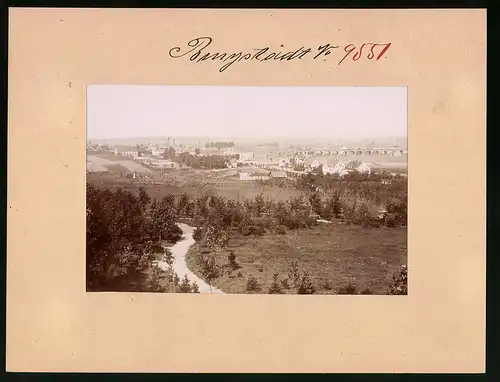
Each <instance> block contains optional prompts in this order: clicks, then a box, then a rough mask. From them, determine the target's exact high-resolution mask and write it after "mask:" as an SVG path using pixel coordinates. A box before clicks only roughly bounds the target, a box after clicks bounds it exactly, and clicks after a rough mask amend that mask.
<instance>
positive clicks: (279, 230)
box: [273, 224, 286, 235]
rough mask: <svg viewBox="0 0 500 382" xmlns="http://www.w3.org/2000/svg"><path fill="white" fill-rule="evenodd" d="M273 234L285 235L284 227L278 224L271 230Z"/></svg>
mask: <svg viewBox="0 0 500 382" xmlns="http://www.w3.org/2000/svg"><path fill="white" fill-rule="evenodd" d="M273 233H274V234H276V235H285V234H286V227H285V226H284V225H283V224H278V225H277V226H275V227H274V228H273Z"/></svg>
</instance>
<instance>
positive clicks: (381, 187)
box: [295, 171, 408, 205]
mask: <svg viewBox="0 0 500 382" xmlns="http://www.w3.org/2000/svg"><path fill="white" fill-rule="evenodd" d="M295 186H296V187H297V188H298V189H301V190H309V191H314V190H322V191H328V190H339V191H340V192H341V193H342V194H343V195H344V196H346V197H352V198H359V199H365V200H368V201H369V202H371V203H374V204H379V205H380V204H382V205H383V204H386V203H388V201H389V200H390V199H398V200H406V199H407V197H408V181H407V178H406V177H403V176H401V175H399V174H397V175H391V174H388V173H382V174H366V173H360V172H358V171H352V172H350V173H348V174H346V175H338V174H325V175H321V174H312V173H310V174H306V175H304V176H302V177H300V178H298V179H297V182H296V183H295Z"/></svg>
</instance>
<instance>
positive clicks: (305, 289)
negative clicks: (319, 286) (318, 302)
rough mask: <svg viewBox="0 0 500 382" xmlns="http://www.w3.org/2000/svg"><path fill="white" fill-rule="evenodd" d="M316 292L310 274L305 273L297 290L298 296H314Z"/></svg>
mask: <svg viewBox="0 0 500 382" xmlns="http://www.w3.org/2000/svg"><path fill="white" fill-rule="evenodd" d="M314 292H316V288H315V287H314V285H313V283H312V281H311V279H310V278H309V274H308V273H307V272H303V273H302V276H301V278H300V282H299V286H298V288H297V293H298V294H314Z"/></svg>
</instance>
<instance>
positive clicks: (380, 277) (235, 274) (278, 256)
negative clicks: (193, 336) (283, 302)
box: [187, 224, 407, 295]
mask: <svg viewBox="0 0 500 382" xmlns="http://www.w3.org/2000/svg"><path fill="white" fill-rule="evenodd" d="M406 235H407V229H406V227H397V228H387V227H381V228H373V227H362V226H358V225H345V224H320V225H318V226H315V227H313V228H311V229H300V230H295V231H290V232H288V233H287V234H286V235H277V234H271V233H266V234H264V235H263V236H258V237H239V238H234V239H232V240H231V241H230V243H229V245H228V246H227V247H226V248H225V249H224V250H220V249H219V250H217V251H215V252H214V253H215V256H216V260H217V262H218V263H219V264H225V263H227V262H228V254H229V253H230V252H231V251H232V252H233V254H234V255H235V261H236V263H237V264H238V265H239V268H237V269H234V270H233V271H232V272H231V273H229V274H225V275H224V276H223V277H221V278H219V279H217V280H215V281H214V282H213V284H214V286H216V287H217V288H219V289H221V290H223V291H224V292H226V293H249V291H248V290H247V288H246V286H247V282H248V279H249V277H250V275H253V276H254V277H255V279H256V280H257V282H258V285H259V289H258V290H255V291H254V292H257V293H268V291H269V288H270V287H271V284H272V283H273V276H274V275H275V274H278V280H279V281H280V284H281V285H282V286H283V285H285V286H286V285H287V284H288V285H289V286H290V288H288V289H286V288H285V287H283V292H284V293H291V294H295V293H296V291H295V289H294V288H293V286H292V280H291V276H290V275H289V270H290V264H291V263H292V262H293V261H296V262H297V264H298V268H299V269H300V270H301V271H305V272H307V273H308V274H309V275H310V278H311V281H312V283H313V285H314V287H315V288H316V292H315V293H316V294H342V293H345V292H346V290H348V288H355V292H357V293H361V292H363V293H366V294H379V295H380V294H386V293H387V292H388V291H389V288H390V285H391V284H392V282H393V275H394V274H396V273H397V272H398V271H399V269H401V266H402V265H403V264H406V261H407V257H406V256H407V254H406V250H407V248H406V244H407V241H406ZM205 251H206V248H204V247H203V245H201V244H200V243H196V244H195V245H193V246H192V247H191V248H190V250H189V252H188V255H187V263H188V266H189V268H190V269H191V270H192V271H193V272H194V273H195V274H197V275H198V276H200V277H201V274H200V269H199V266H198V264H197V261H196V259H197V257H198V256H199V255H200V253H203V252H205ZM349 294H355V293H353V290H351V291H350V293H349Z"/></svg>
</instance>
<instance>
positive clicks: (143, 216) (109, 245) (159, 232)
mask: <svg viewBox="0 0 500 382" xmlns="http://www.w3.org/2000/svg"><path fill="white" fill-rule="evenodd" d="M176 219H177V215H176V208H175V197H174V196H168V197H166V198H163V199H161V200H151V199H150V197H149V196H148V194H147V193H146V192H145V191H144V190H143V189H141V190H140V191H139V194H138V195H133V194H132V193H130V192H128V191H124V190H123V189H116V190H114V191H111V190H102V189H100V188H97V187H94V186H92V185H90V184H87V212H86V223H87V232H86V241H87V246H86V260H87V290H88V291H103V290H120V288H124V287H125V286H126V285H128V284H130V282H131V281H132V280H136V281H138V280H140V281H141V282H142V283H143V286H142V288H143V289H144V290H146V291H147V290H156V291H160V290H162V288H163V287H165V285H167V284H168V282H166V283H165V285H163V286H162V285H159V284H158V283H159V282H160V279H161V278H162V277H163V278H165V277H170V278H171V280H170V285H173V288H171V289H173V290H176V289H178V288H176V286H177V285H178V286H179V288H180V286H181V284H182V282H183V281H181V280H180V279H179V278H178V276H177V275H175V274H174V273H173V272H166V273H168V274H165V272H164V271H163V272H162V271H160V270H158V269H156V267H155V265H154V262H155V260H163V261H166V262H168V261H169V260H168V253H167V252H166V251H165V250H164V249H163V248H162V247H161V245H160V242H161V241H163V240H165V241H167V242H170V243H175V242H176V241H178V240H179V239H180V238H181V237H182V230H181V229H180V228H179V227H178V226H177V225H176V224H175V222H176ZM148 271H149V273H150V277H149V278H148V279H146V280H144V277H145V276H144V275H145V272H146V273H147V272H148ZM181 276H182V275H181ZM167 281H168V280H167ZM160 284H161V283H160ZM184 284H185V280H184ZM183 288H184V289H186V285H184V286H183Z"/></svg>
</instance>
